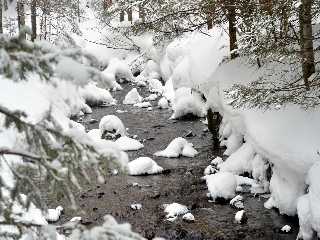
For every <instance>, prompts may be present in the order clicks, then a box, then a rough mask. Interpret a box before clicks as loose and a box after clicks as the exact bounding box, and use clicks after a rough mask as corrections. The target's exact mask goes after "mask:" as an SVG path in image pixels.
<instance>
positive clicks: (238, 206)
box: [230, 195, 244, 209]
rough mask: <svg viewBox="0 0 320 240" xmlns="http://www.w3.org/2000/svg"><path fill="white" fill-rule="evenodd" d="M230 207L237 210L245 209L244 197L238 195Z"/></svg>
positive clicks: (232, 200)
mask: <svg viewBox="0 0 320 240" xmlns="http://www.w3.org/2000/svg"><path fill="white" fill-rule="evenodd" d="M230 205H231V206H232V207H234V208H236V209H244V204H243V197H242V196H241V195H237V196H235V197H234V198H232V199H231V201H230Z"/></svg>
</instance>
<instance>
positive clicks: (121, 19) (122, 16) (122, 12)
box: [120, 11, 124, 22]
mask: <svg viewBox="0 0 320 240" xmlns="http://www.w3.org/2000/svg"><path fill="white" fill-rule="evenodd" d="M123 21H124V11H121V12H120V22H123Z"/></svg>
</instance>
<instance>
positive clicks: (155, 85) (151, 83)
mask: <svg viewBox="0 0 320 240" xmlns="http://www.w3.org/2000/svg"><path fill="white" fill-rule="evenodd" d="M147 82H148V88H149V91H150V92H152V93H159V94H162V93H163V85H162V83H161V82H160V81H159V80H158V79H149V80H147Z"/></svg>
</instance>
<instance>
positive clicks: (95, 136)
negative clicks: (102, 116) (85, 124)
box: [87, 129, 102, 140]
mask: <svg viewBox="0 0 320 240" xmlns="http://www.w3.org/2000/svg"><path fill="white" fill-rule="evenodd" d="M87 134H88V135H89V137H90V138H91V139H92V140H99V139H101V137H102V132H101V130H100V129H91V130H90V131H89V132H87Z"/></svg>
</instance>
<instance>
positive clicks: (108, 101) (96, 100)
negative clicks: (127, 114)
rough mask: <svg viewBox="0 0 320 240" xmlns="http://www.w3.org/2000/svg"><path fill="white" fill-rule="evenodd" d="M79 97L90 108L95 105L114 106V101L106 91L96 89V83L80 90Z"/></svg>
mask: <svg viewBox="0 0 320 240" xmlns="http://www.w3.org/2000/svg"><path fill="white" fill-rule="evenodd" d="M80 93H81V96H82V97H83V98H84V99H85V101H86V103H87V104H89V105H90V106H96V105H102V104H103V105H114V104H116V102H117V101H116V100H115V99H114V98H113V97H112V96H111V94H110V92H109V91H108V90H106V89H102V88H99V87H97V85H96V83H89V84H87V85H86V86H84V87H83V88H81V89H80Z"/></svg>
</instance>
